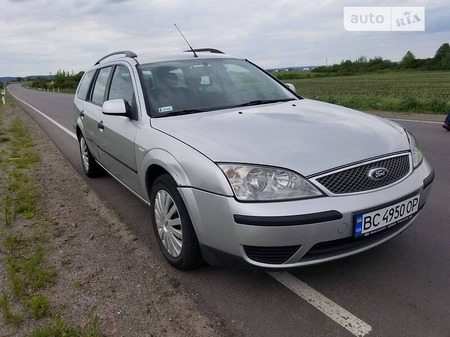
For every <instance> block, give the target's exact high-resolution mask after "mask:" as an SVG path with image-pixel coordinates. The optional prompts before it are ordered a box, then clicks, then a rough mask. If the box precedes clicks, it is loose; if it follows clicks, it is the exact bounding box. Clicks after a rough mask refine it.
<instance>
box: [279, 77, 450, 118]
mask: <svg viewBox="0 0 450 337" xmlns="http://www.w3.org/2000/svg"><path fill="white" fill-rule="evenodd" d="M308 73H310V72H303V73H302V76H299V77H298V78H293V79H286V80H283V81H285V82H290V83H292V84H294V85H295V87H296V89H297V93H298V94H299V95H301V96H303V97H306V98H311V99H316V100H319V101H324V102H329V103H333V104H338V105H343V106H346V107H349V108H353V109H359V110H367V111H371V110H372V111H392V112H417V113H430V114H446V113H447V112H449V111H450V100H449V96H448V92H449V91H450V81H449V80H448V79H449V77H450V72H449V71H393V72H383V73H372V74H364V75H354V76H328V77H320V76H318V75H319V74H315V73H314V76H310V77H308V76H307V75H308ZM275 75H277V74H276V73H275Z"/></svg>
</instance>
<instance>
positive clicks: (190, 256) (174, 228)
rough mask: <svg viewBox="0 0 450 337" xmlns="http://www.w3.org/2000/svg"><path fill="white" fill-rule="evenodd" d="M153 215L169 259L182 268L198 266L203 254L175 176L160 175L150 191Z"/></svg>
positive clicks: (162, 248)
mask: <svg viewBox="0 0 450 337" xmlns="http://www.w3.org/2000/svg"><path fill="white" fill-rule="evenodd" d="M150 203H151V218H152V222H153V229H154V232H155V236H156V240H157V241H158V244H159V247H160V249H161V251H162V253H163V254H164V257H165V258H166V259H167V261H168V262H169V263H170V264H171V265H172V266H174V267H176V268H178V269H181V270H188V269H192V268H195V267H197V266H198V265H200V264H201V263H202V256H201V252H200V247H199V244H198V240H197V236H196V234H195V231H194V227H193V226H192V222H191V219H190V217H189V214H188V212H187V209H186V206H185V205H184V202H183V199H182V198H181V195H180V193H179V192H178V191H177V186H176V183H175V181H174V180H173V178H172V177H171V176H170V175H168V174H164V175H162V176H160V177H158V178H157V179H156V180H155V182H154V184H153V186H152V188H151V190H150Z"/></svg>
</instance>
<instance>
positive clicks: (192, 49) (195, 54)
mask: <svg viewBox="0 0 450 337" xmlns="http://www.w3.org/2000/svg"><path fill="white" fill-rule="evenodd" d="M173 25H174V26H175V28H176V29H177V30H178V31H179V32H180V34H181V36H182V37H183V39H184V41H186V43H187V45H188V46H189V49H191V51H192V52H193V53H194V56H195V57H198V55H197V53H196V52H195V50H194V48H192V47H191V45H190V44H189V42H188V40H186V38H185V37H184V35H183V33H182V32H181V30H180V28H178V26H177V24H176V23H174V24H173Z"/></svg>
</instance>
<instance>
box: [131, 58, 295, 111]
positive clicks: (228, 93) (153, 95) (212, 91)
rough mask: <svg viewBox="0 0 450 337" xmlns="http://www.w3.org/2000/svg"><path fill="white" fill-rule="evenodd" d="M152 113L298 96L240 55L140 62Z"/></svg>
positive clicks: (215, 108) (213, 107)
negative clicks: (238, 56) (228, 57)
mask: <svg viewBox="0 0 450 337" xmlns="http://www.w3.org/2000/svg"><path fill="white" fill-rule="evenodd" d="M140 70H141V72H142V78H143V79H144V82H145V85H144V86H145V87H146V88H145V90H144V92H146V94H147V95H148V97H147V98H148V102H149V103H150V106H151V115H152V116H153V117H163V116H170V115H179V114H188V113H196V112H203V111H210V110H219V109H228V108H232V107H238V106H246V105H256V104H267V103H272V102H282V101H289V100H294V99H297V97H296V96H295V95H293V94H292V93H291V92H290V91H288V90H287V89H286V88H285V87H284V86H282V85H280V84H279V83H278V82H276V81H275V80H274V79H273V78H271V77H270V76H268V75H267V74H265V73H264V72H263V71H261V70H260V69H258V68H257V67H255V66H254V65H252V64H251V63H249V62H246V61H244V60H239V59H227V58H224V59H192V60H181V61H171V62H159V63H152V64H144V65H141V66H140Z"/></svg>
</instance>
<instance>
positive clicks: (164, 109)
mask: <svg viewBox="0 0 450 337" xmlns="http://www.w3.org/2000/svg"><path fill="white" fill-rule="evenodd" d="M170 111H173V106H162V107H160V108H158V112H159V113H164V112H170Z"/></svg>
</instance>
